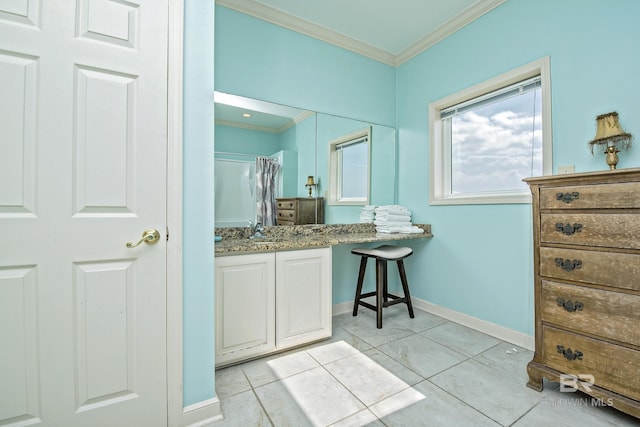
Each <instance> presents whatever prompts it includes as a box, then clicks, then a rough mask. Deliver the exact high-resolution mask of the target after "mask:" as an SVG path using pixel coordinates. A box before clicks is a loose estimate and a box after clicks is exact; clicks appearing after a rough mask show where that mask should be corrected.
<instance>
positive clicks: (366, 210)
mask: <svg viewBox="0 0 640 427" xmlns="http://www.w3.org/2000/svg"><path fill="white" fill-rule="evenodd" d="M375 210H376V207H375V206H374V205H366V206H364V207H363V208H362V210H361V211H360V222H361V223H365V224H373V220H374V216H375Z"/></svg>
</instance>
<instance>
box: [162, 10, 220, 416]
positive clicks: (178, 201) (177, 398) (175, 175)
mask: <svg viewBox="0 0 640 427" xmlns="http://www.w3.org/2000/svg"><path fill="white" fill-rule="evenodd" d="M183 40H184V0H170V1H169V47H168V49H169V60H168V108H167V115H168V124H167V140H168V141H167V147H168V148H167V150H168V151H167V228H168V232H169V233H170V238H169V241H168V242H167V406H168V408H167V414H168V425H169V427H181V426H188V425H195V424H196V423H197V424H200V423H202V422H205V421H206V422H209V421H213V420H216V419H219V418H222V412H221V410H220V402H219V400H218V398H217V397H216V396H214V397H213V398H211V399H209V400H206V401H204V402H200V403H197V404H195V405H191V406H189V407H187V408H185V407H184V404H183V401H184V396H183V375H182V373H183V354H182V345H183V341H182V337H183V321H182V319H183V317H182V237H183V236H182V205H183V198H182V160H183V159H182V156H183V137H182V130H183V129H182V128H183V120H182V115H183V91H182V81H183ZM211 345H213V343H212V344H211ZM211 380H212V381H213V378H212V379H211Z"/></svg>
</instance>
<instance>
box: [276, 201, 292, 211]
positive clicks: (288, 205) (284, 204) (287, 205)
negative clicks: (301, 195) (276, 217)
mask: <svg viewBox="0 0 640 427" xmlns="http://www.w3.org/2000/svg"><path fill="white" fill-rule="evenodd" d="M276 204H277V205H278V210H281V209H292V210H293V209H295V206H296V201H295V199H291V200H287V199H284V200H278V201H276Z"/></svg>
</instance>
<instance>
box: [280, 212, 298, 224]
mask: <svg viewBox="0 0 640 427" xmlns="http://www.w3.org/2000/svg"><path fill="white" fill-rule="evenodd" d="M295 220H296V211H294V210H289V209H284V210H280V209H278V223H281V222H282V221H291V222H292V223H294V222H295Z"/></svg>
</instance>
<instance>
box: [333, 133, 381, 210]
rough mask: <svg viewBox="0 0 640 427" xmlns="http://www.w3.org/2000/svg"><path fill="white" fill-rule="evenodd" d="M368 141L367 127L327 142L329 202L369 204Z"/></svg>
mask: <svg viewBox="0 0 640 427" xmlns="http://www.w3.org/2000/svg"><path fill="white" fill-rule="evenodd" d="M370 140H371V129H370V128H367V129H365V130H361V131H358V132H355V133H352V134H349V135H345V136H343V137H341V138H338V139H336V140H333V141H331V142H330V143H329V200H328V203H329V204H331V205H366V204H368V203H369V171H370V167H369V158H370V154H369V152H370Z"/></svg>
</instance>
